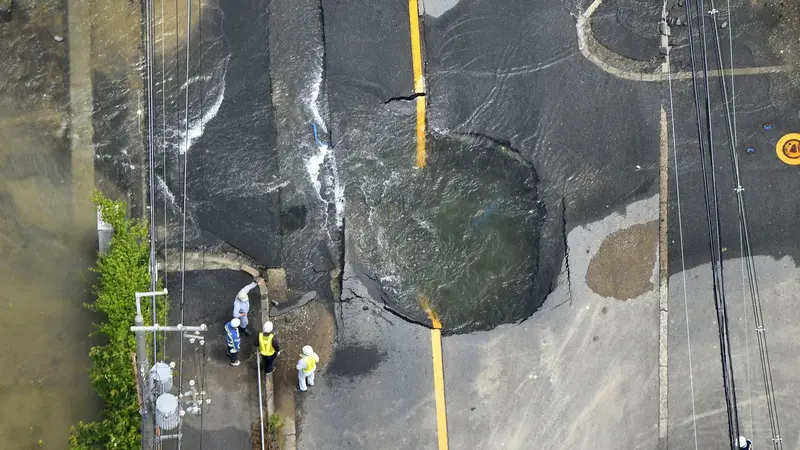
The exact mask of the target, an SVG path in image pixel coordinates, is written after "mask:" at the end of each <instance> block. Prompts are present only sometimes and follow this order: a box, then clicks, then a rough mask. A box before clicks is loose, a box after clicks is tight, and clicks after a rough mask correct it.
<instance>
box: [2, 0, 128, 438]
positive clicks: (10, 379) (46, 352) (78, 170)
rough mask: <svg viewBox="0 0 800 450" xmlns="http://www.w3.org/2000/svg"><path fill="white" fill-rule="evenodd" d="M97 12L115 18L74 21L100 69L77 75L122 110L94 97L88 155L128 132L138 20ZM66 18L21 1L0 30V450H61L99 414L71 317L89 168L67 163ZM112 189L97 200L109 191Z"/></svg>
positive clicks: (86, 244)
mask: <svg viewBox="0 0 800 450" xmlns="http://www.w3.org/2000/svg"><path fill="white" fill-rule="evenodd" d="M103 4H104V5H106V6H108V5H109V4H118V5H117V6H119V7H118V8H112V7H111V6H108V8H89V10H93V11H95V13H96V15H95V16H93V17H85V18H84V17H80V18H78V20H79V21H84V22H83V24H84V25H85V27H86V28H87V29H88V27H89V26H90V24H92V33H93V34H92V35H93V36H94V42H93V44H92V45H91V48H85V51H87V52H91V61H92V64H93V65H94V66H95V67H100V66H102V70H96V69H95V68H93V67H84V68H83V70H82V73H84V74H88V73H92V72H98V73H99V72H105V73H108V74H109V75H110V76H109V78H111V76H114V77H116V79H117V80H123V81H122V82H120V81H117V83H118V84H117V86H116V87H113V88H111V89H108V90H107V92H109V93H113V92H116V93H117V94H119V93H120V92H121V93H124V96H125V97H126V98H128V100H127V101H126V102H119V104H118V105H117V107H116V108H113V109H109V108H106V107H105V106H104V105H105V103H104V101H105V99H106V98H107V97H108V96H107V95H105V96H104V95H100V96H99V97H97V96H96V97H95V103H96V104H95V105H94V106H95V107H94V117H93V118H94V122H96V123H97V122H100V123H106V124H109V125H108V126H106V127H105V128H103V127H99V128H100V129H99V130H98V131H99V132H95V133H94V144H95V147H96V148H104V147H108V142H107V139H108V138H107V136H110V135H112V134H114V133H116V134H119V133H120V130H128V131H126V132H127V133H130V132H138V129H137V126H136V117H135V111H136V110H135V109H133V108H132V104H131V102H130V99H131V98H135V96H134V95H132V93H133V90H134V89H135V86H134V85H132V84H131V83H130V82H129V81H128V80H135V79H136V78H137V76H136V70H135V62H136V58H137V56H136V54H137V46H138V40H139V34H140V33H139V29H138V20H139V19H138V18H137V16H136V14H135V9H134V10H132V11H134V12H131V13H130V14H121V13H120V11H122V12H125V11H127V9H125V7H124V4H127V2H125V1H116V0H114V1H111V2H104V3H103ZM95 6H96V5H95ZM137 8H138V7H137ZM111 9H113V14H111ZM128 9H130V8H128ZM66 11H67V2H61V1H50V0H48V1H37V2H33V1H26V0H20V1H17V2H15V4H14V10H13V12H12V17H11V21H9V22H7V23H0V80H1V81H0V283H2V286H3V289H2V292H0V349H2V355H3V365H2V366H3V369H4V374H3V375H4V376H3V377H2V378H0V448H2V449H33V448H36V449H39V448H45V449H47V448H51V449H62V448H66V447H67V439H68V433H69V428H70V426H72V425H73V424H75V423H76V422H78V421H79V420H84V421H86V420H91V419H92V418H93V417H94V416H95V414H96V413H97V411H98V410H99V406H100V405H99V402H98V399H97V398H96V397H95V396H94V395H93V394H92V390H91V386H90V383H89V378H88V373H87V371H88V368H89V364H90V360H89V356H88V353H89V348H90V346H91V344H92V343H91V341H90V338H89V333H90V331H91V322H92V320H93V319H94V317H92V316H91V315H90V314H89V313H88V312H87V311H86V310H85V309H84V308H82V306H81V305H82V304H83V303H84V302H87V301H89V300H90V299H91V296H90V289H91V284H92V282H93V278H92V277H91V275H90V274H89V272H88V270H87V269H88V268H89V267H90V266H91V265H93V264H94V262H95V252H96V245H97V242H96V230H95V228H94V226H95V219H94V217H93V214H92V213H91V208H90V207H89V203H88V199H87V198H83V197H85V196H84V195H80V197H81V198H74V197H75V194H74V193H75V192H82V191H80V190H76V189H74V187H75V186H76V185H78V184H86V182H87V180H88V188H87V189H86V191H88V190H89V189H90V188H91V185H92V183H93V179H94V178H95V176H94V164H92V163H91V148H89V149H88V150H89V152H90V153H89V158H87V159H84V160H81V159H80V158H77V159H76V158H73V157H72V156H73V154H72V153H73V152H72V145H71V140H70V136H71V133H72V132H75V130H73V129H72V128H73V127H77V125H75V124H77V123H79V122H80V121H79V120H77V118H74V117H71V115H72V111H71V108H70V91H69V87H70V85H69V80H70V76H71V74H70V64H69V60H68V49H69V48H70V47H69V44H70V43H72V44H76V43H77V42H78V41H77V40H75V41H74V42H70V36H69V32H68V30H69V25H68V24H69V22H68V17H67V13H66ZM112 22H113V23H112ZM94 25H99V26H96V27H95V26H94ZM111 30H113V33H111ZM86 42H87V43H88V42H90V41H89V40H86ZM112 56H113V57H112ZM130 74H133V76H132V77H131V76H130ZM87 76H88V75H87ZM84 79H85V78H84ZM98 100H99V102H98ZM106 103H107V102H106ZM131 109H133V111H134V113H133V114H131V113H130V110H131ZM84 123H92V121H86V120H85V121H84ZM90 128H91V127H90ZM123 134H124V133H123ZM89 136H91V133H90V134H89ZM102 156H103V155H102V154H101V155H100V158H98V160H102ZM81 161H83V163H82V166H81V167H76V166H75V164H77V163H81ZM121 164H122V162H121V161H118V160H114V162H113V163H111V164H108V165H107V167H115V166H120V165H121ZM108 172H109V171H105V172H101V173H98V174H97V176H96V178H97V179H100V180H102V179H105V178H108V177H107V175H108ZM79 182H80V183H79ZM112 185H113V183H109V184H107V189H106V190H107V191H110V192H114V191H117V189H113V188H111V187H110V186H112ZM87 210H88V211H89V212H90V214H86V211H87Z"/></svg>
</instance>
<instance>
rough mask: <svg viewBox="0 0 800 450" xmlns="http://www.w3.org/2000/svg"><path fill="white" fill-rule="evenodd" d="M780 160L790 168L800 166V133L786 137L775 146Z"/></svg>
mask: <svg viewBox="0 0 800 450" xmlns="http://www.w3.org/2000/svg"><path fill="white" fill-rule="evenodd" d="M775 152H777V153H778V158H779V159H780V160H781V161H783V162H785V163H786V164H789V165H790V166H800V133H789V134H787V135H784V136H783V137H782V138H781V140H779V141H778V144H777V145H776V146H775Z"/></svg>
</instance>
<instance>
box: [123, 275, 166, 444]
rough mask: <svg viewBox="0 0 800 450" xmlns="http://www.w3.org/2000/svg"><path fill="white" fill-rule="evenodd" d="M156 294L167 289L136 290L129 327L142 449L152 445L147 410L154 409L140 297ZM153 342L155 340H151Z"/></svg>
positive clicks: (151, 423) (152, 432) (162, 293)
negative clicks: (133, 344)
mask: <svg viewBox="0 0 800 450" xmlns="http://www.w3.org/2000/svg"><path fill="white" fill-rule="evenodd" d="M157 295H167V290H166V289H164V290H162V291H150V292H136V293H135V295H134V296H135V298H136V317H134V319H133V323H134V326H132V327H131V331H133V332H134V333H135V334H136V363H137V366H138V369H139V379H140V381H141V384H140V385H141V386H142V397H143V402H142V409H141V410H140V411H139V412H140V413H141V414H142V449H143V450H148V449H150V448H152V445H153V436H154V432H155V429H154V424H153V422H152V417H154V416H153V415H151V414H148V411H153V412H155V411H154V409H155V408H153V405H152V402H153V399H152V393H153V386H152V383H151V381H152V380H151V379H150V377H149V376H147V373H148V372H149V365H150V364H149V361H148V360H147V344H146V343H145V332H146V331H149V330H145V329H143V328H145V327H144V317H143V316H142V300H141V299H142V297H153V298H154V299H155V297H156V296H157ZM153 342H155V340H154V341H153ZM153 350H154V352H153V360H154V361H155V360H156V359H157V357H158V356H157V354H156V353H155V348H154V349H153Z"/></svg>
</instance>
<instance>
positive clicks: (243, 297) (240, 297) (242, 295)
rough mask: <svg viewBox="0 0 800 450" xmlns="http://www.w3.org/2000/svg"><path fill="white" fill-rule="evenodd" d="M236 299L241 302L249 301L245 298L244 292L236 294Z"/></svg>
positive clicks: (248, 298)
mask: <svg viewBox="0 0 800 450" xmlns="http://www.w3.org/2000/svg"><path fill="white" fill-rule="evenodd" d="M236 298H238V299H239V300H241V301H243V302H244V301H247V300H250V297H248V296H247V293H246V292H239V293H238V294H236Z"/></svg>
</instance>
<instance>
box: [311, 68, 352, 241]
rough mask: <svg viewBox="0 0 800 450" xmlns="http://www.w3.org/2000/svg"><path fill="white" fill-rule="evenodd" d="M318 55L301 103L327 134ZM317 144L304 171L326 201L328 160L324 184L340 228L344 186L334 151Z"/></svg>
mask: <svg viewBox="0 0 800 450" xmlns="http://www.w3.org/2000/svg"><path fill="white" fill-rule="evenodd" d="M318 56H319V61H318V64H317V71H316V72H315V73H314V78H313V82H312V83H311V85H310V86H309V90H308V95H307V96H305V99H304V101H303V103H304V104H305V105H306V106H307V107H308V109H309V111H310V112H311V116H312V117H313V119H314V123H316V125H317V129H318V131H322V132H324V133H325V134H328V130H327V127H326V125H325V121H324V120H323V119H322V115H321V114H320V111H319V95H320V91H321V89H322V58H321V55H318ZM315 143H316V144H317V152H316V153H315V154H314V155H312V156H311V157H309V158H308V159H306V172H308V176H309V178H310V179H311V184H312V185H313V186H314V190H315V191H316V193H317V197H319V199H320V200H321V201H322V202H325V203H328V201H327V200H325V198H324V197H323V196H322V181H323V180H322V179H321V174H322V169H323V165H324V164H325V161H326V160H327V161H328V169H329V174H328V175H326V179H325V180H324V181H326V185H327V186H331V189H332V190H333V201H334V207H335V211H336V226H337V227H338V228H341V227H342V226H343V225H344V207H345V199H344V188H343V187H342V186H341V184H340V183H339V170H338V167H337V165H336V153H335V152H333V151H332V149H331V148H330V146H329V145H327V144H320V143H319V142H316V141H315Z"/></svg>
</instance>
